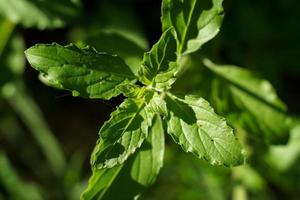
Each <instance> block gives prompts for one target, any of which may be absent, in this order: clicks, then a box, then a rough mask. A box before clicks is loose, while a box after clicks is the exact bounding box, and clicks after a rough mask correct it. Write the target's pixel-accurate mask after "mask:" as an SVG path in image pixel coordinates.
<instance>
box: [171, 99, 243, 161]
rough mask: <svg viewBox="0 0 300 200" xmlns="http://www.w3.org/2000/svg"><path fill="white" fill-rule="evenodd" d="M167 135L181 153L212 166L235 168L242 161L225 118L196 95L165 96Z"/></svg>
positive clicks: (240, 153) (239, 146) (237, 144)
mask: <svg viewBox="0 0 300 200" xmlns="http://www.w3.org/2000/svg"><path fill="white" fill-rule="evenodd" d="M166 102H167V108H168V111H169V116H168V118H167V125H168V133H169V134H170V135H171V136H172V138H173V139H174V140H175V142H176V143H178V144H180V145H181V146H182V148H183V149H184V151H186V152H192V153H194V154H195V155H197V156H198V157H199V158H204V159H206V160H207V161H208V162H210V163H211V164H212V165H221V164H223V165H226V166H234V165H238V164H240V163H241V162H242V160H243V156H242V149H241V145H240V144H239V142H238V141H237V139H236V138H235V136H234V134H233V130H232V128H230V127H229V126H228V125H227V124H226V121H225V119H223V118H221V117H220V116H218V115H217V114H215V112H214V110H213V109H212V108H211V107H210V105H209V103H208V102H207V101H205V100H204V99H202V98H200V97H196V96H185V98H184V99H180V98H178V97H176V96H173V95H170V94H169V95H167V96H166Z"/></svg>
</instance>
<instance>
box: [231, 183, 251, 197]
mask: <svg viewBox="0 0 300 200" xmlns="http://www.w3.org/2000/svg"><path fill="white" fill-rule="evenodd" d="M232 193H233V194H232V200H247V199H248V198H247V191H246V189H245V187H244V186H243V185H235V186H234V187H233V192H232Z"/></svg>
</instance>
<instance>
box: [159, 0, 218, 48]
mask: <svg viewBox="0 0 300 200" xmlns="http://www.w3.org/2000/svg"><path fill="white" fill-rule="evenodd" d="M206 1H207V0H206ZM222 2H223V0H212V4H213V5H212V7H211V8H210V9H209V10H204V11H203V12H202V10H201V7H202V5H203V4H204V2H203V1H199V0H163V3H162V17H161V22H162V26H163V31H165V30H167V29H168V28H170V27H172V26H173V27H174V28H175V30H176V33H177V35H178V40H179V41H180V45H179V52H178V53H179V54H188V53H192V52H194V51H197V50H198V49H200V48H201V47H202V45H203V44H205V43H206V42H208V41H209V40H211V39H212V38H214V37H215V36H216V35H217V34H218V32H219V29H220V26H221V24H222V20H223V7H222Z"/></svg>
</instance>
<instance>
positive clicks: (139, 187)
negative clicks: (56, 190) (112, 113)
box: [81, 116, 165, 200]
mask: <svg viewBox="0 0 300 200" xmlns="http://www.w3.org/2000/svg"><path fill="white" fill-rule="evenodd" d="M164 147H165V144H164V132H163V127H162V122H161V119H160V117H159V116H156V117H155V119H154V121H153V126H152V128H151V129H150V132H149V135H148V137H147V139H146V140H145V141H144V143H143V145H142V146H141V148H140V149H139V150H138V151H137V152H136V153H135V154H134V155H132V156H131V157H130V159H129V160H128V161H127V162H126V163H123V164H122V165H119V166H115V167H113V168H105V169H94V170H93V175H92V176H91V178H90V180H89V184H88V188H87V189H86V190H85V191H84V192H83V194H82V196H81V199H82V200H90V199H99V200H100V199H123V200H132V199H135V197H138V196H139V194H140V193H141V192H143V191H144V190H145V188H146V187H149V186H150V185H152V184H153V182H154V181H155V179H156V176H157V175H158V173H159V170H160V168H161V167H162V165H163V156H164Z"/></svg>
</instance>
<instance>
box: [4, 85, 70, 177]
mask: <svg viewBox="0 0 300 200" xmlns="http://www.w3.org/2000/svg"><path fill="white" fill-rule="evenodd" d="M2 92H3V96H4V97H5V98H6V100H7V101H8V103H9V104H10V105H11V107H12V108H13V109H14V110H15V112H16V113H18V115H19V116H20V118H21V119H22V120H23V122H24V124H26V125H27V127H28V129H29V130H30V132H31V133H32V136H33V137H34V139H35V140H36V141H37V143H38V144H39V146H40V148H41V149H42V151H43V153H44V155H45V156H46V158H47V160H48V162H49V164H50V166H51V168H52V170H53V172H54V173H55V174H56V175H57V176H61V175H62V174H63V172H64V169H65V166H66V161H65V157H64V154H63V151H62V149H61V148H60V145H59V143H58V141H57V140H56V138H55V137H54V135H53V134H52V132H51V131H50V129H49V128H48V126H47V124H46V123H45V121H44V120H43V117H42V113H41V111H40V110H39V108H38V107H37V105H36V104H35V102H34V101H33V99H32V98H31V97H30V96H29V95H28V94H27V93H26V90H25V87H24V85H23V84H22V82H20V81H19V82H11V83H8V84H6V85H5V86H4V88H3V91H2Z"/></svg>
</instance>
